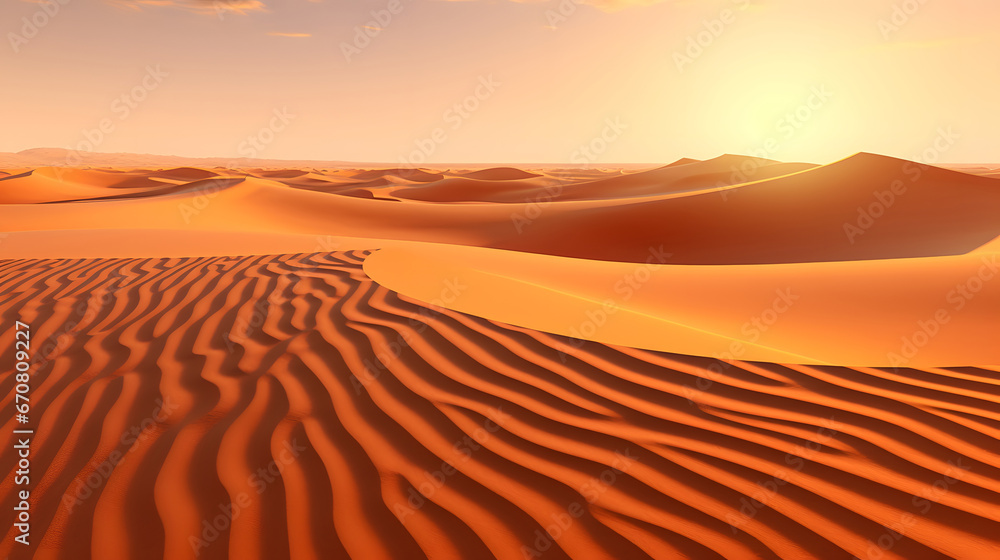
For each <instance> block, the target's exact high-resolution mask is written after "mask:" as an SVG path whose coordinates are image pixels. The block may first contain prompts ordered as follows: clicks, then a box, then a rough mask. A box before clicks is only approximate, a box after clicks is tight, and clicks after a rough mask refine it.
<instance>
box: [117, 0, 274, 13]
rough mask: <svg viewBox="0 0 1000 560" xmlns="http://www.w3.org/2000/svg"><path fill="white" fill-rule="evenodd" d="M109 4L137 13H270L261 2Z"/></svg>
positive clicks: (128, 0) (131, 0)
mask: <svg viewBox="0 0 1000 560" xmlns="http://www.w3.org/2000/svg"><path fill="white" fill-rule="evenodd" d="M108 2H109V3H110V4H113V5H115V6H118V7H121V8H127V9H130V10H135V11H142V10H143V9H145V8H176V9H180V10H185V11H188V12H192V13H196V14H203V15H219V14H223V13H235V14H241V15H246V14H248V13H250V12H266V11H268V10H267V6H266V5H265V4H264V3H263V2H262V1H261V0H108Z"/></svg>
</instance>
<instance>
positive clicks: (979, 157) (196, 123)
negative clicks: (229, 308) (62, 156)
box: [0, 0, 1000, 164]
mask: <svg viewBox="0 0 1000 560" xmlns="http://www.w3.org/2000/svg"><path fill="white" fill-rule="evenodd" d="M998 24H1000V3H998V2H996V1H995V0H949V1H947V2H946V1H944V0H839V1H837V2H821V1H818V0H683V1H680V0H662V1H658V0H523V1H514V0H464V1H447V0H351V1H346V0H208V1H202V0H3V2H2V3H0V31H2V32H3V35H4V43H5V44H4V45H0V70H2V73H3V74H2V75H3V79H2V80H0V99H2V100H3V103H0V123H2V124H3V134H0V151H6V152H16V151H20V150H24V149H28V148H36V147H58V148H68V149H73V150H85V151H98V152H135V153H154V154H163V155H180V156H191V157H209V156H213V157H240V156H242V157H260V158H268V159H314V160H328V161H333V160H335V161H361V162H390V163H409V164H421V163H459V162H469V163H473V162H474V163H577V164H584V163H586V164H609V163H659V162H663V163H668V162H671V161H674V160H677V159H679V158H682V157H691V158H698V159H705V158H711V157H715V156H718V155H720V154H723V153H739V154H748V155H756V156H759V157H768V158H771V159H779V160H785V161H808V162H814V163H828V162H831V161H835V160H837V159H841V158H844V157H847V156H849V155H851V154H854V153H856V152H861V151H867V152H876V153H881V154H886V155H891V156H896V157H903V158H907V159H914V160H920V161H925V162H927V163H937V162H948V163H988V162H990V163H992V162H1000V142H998V139H1000V110H998V109H997V100H998V99H1000V32H997V31H996V30H997V29H998Z"/></svg>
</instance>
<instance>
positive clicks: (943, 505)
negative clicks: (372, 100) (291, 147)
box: [0, 150, 1000, 560]
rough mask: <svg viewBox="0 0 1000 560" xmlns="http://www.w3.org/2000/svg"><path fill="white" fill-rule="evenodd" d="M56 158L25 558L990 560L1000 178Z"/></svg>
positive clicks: (4, 295)
mask: <svg viewBox="0 0 1000 560" xmlns="http://www.w3.org/2000/svg"><path fill="white" fill-rule="evenodd" d="M65 157H67V153H65V151H62V152H60V151H58V150H39V151H29V152H26V153H21V154H14V155H9V154H8V155H5V154H0V167H2V168H4V171H3V172H0V318H2V321H0V355H2V356H12V355H13V349H14V340H15V339H14V337H15V335H14V330H13V329H14V324H15V322H16V321H22V322H24V323H27V324H29V325H31V331H32V349H31V352H32V353H31V356H32V357H33V358H34V359H35V361H36V365H35V366H34V369H33V370H32V371H33V376H32V378H31V399H32V401H31V402H32V408H31V411H32V412H31V416H32V423H31V426H32V428H33V429H34V430H35V435H34V436H33V443H32V459H31V461H32V463H31V471H32V486H31V496H30V504H31V516H32V530H31V537H32V539H31V545H30V547H29V549H28V556H32V557H34V558H45V559H50V558H51V559H67V560H69V559H74V560H75V559H77V558H115V559H118V558H122V559H133V558H134V559H147V558H167V559H171V560H173V559H195V558H198V559H206V558H208V559H213V558H219V559H222V558H239V559H255V558H259V559H274V558H279V559H280V558H294V559H296V560H298V559H311V558H355V559H365V560H368V559H400V560H411V559H417V558H434V559H470V560H481V559H487V558H498V559H501V560H508V559H511V560H518V559H529V560H530V559H535V558H542V559H545V558H574V559H583V560H591V559H616V560H617V559H628V560H632V559H642V558H654V559H657V560H660V559H669V560H673V559H682V558H689V559H699V560H700V559H713V558H718V559H748V560H749V559H758V558H781V559H787V560H800V559H818V560H827V559H831V560H832V559H841V558H844V559H848V558H861V559H864V560H890V559H891V560H904V559H906V560H911V559H921V560H923V559H936V558H942V559H944V558H960V559H968V560H993V559H995V558H998V557H1000V537H998V536H997V531H996V528H997V527H998V526H1000V445H998V441H1000V413H998V412H997V405H998V403H1000V400H998V398H997V394H998V389H1000V365H998V364H1000V354H998V350H997V348H998V345H997V344H995V338H996V329H995V326H996V318H997V317H998V316H1000V287H998V286H1000V283H998V282H1000V280H997V281H994V280H995V279H996V278H1000V276H997V275H996V272H997V268H996V266H997V265H996V257H997V256H998V255H1000V218H998V216H1000V212H998V210H1000V180H998V179H997V178H996V177H991V175H994V174H995V173H994V172H993V171H991V169H995V167H992V166H971V167H970V166H958V167H956V168H950V169H945V168H939V167H929V166H921V165H918V164H915V163H912V162H906V161H902V160H896V159H892V158H888V157H883V156H876V155H872V154H859V155H857V156H854V157H851V158H847V159H845V160H842V161H839V162H835V163H833V164H829V165H824V166H813V165H811V164H795V163H792V164H785V163H780V162H775V161H770V160H758V159H753V158H746V157H740V156H722V157H720V158H715V159H710V160H691V159H684V160H680V161H677V162H675V163H673V164H670V165H668V166H630V167H625V166H617V167H607V168H603V167H591V168H585V169H572V168H566V167H565V166H541V165H539V166H530V167H511V166H497V165H493V166H469V165H460V166H457V165H442V166H440V167H439V168H433V169H432V168H427V169H406V168H398V167H386V166H365V165H356V164H351V165H350V166H348V165H341V164H336V162H302V163H301V164H299V165H291V164H288V163H287V162H286V163H284V164H280V162H267V161H264V160H254V161H246V162H243V163H234V162H219V161H214V160H212V161H209V160H201V161H191V160H186V159H183V158H157V157H146V158H145V159H144V157H142V156H133V155H129V154H97V155H94V154H91V155H88V156H87V157H88V158H89V161H88V163H86V164H82V165H89V166H91V167H92V168H85V167H77V168H73V167H59V165H60V163H59V162H58V159H59V158H65ZM37 160H51V161H50V162H49V163H46V164H37V163H32V162H33V161H37ZM5 162H6V163H5ZM109 162H111V163H109ZM114 162H118V163H114ZM102 163H103V164H104V165H105V167H106V168H96V167H100V164H102ZM270 163H275V165H270ZM53 165H54V166H55V167H52V166H53ZM115 165H117V167H114V166H115ZM907 345H909V346H907ZM911 349H912V350H913V351H912V352H911ZM893 354H895V355H897V356H898V357H899V358H900V359H902V361H901V362H899V361H896V360H895V359H894V358H892V356H891V355H893ZM4 363H5V364H11V363H12V362H11V361H10V360H9V359H7V360H6V361H4ZM14 373H15V372H14V370H13V369H12V368H11V367H10V366H4V368H3V370H2V373H0V384H2V385H3V386H4V387H6V390H5V391H3V392H2V393H0V394H2V395H4V396H3V397H0V401H2V402H0V410H3V411H4V413H3V414H0V422H2V423H3V424H4V425H5V428H6V429H7V430H12V429H13V427H14V426H16V425H18V424H15V422H16V419H15V417H14V401H13V399H14V398H15V397H14V394H15V390H14V385H15V376H14ZM7 433H8V434H11V432H10V431H8V432H7ZM12 443H13V441H12V440H10V439H8V444H7V445H4V446H3V448H2V449H0V465H3V467H4V468H5V469H7V470H6V472H7V475H5V477H4V479H3V482H2V483H0V508H4V509H5V510H6V511H8V512H10V511H12V509H11V508H13V506H14V505H15V504H16V502H17V499H16V494H15V492H16V490H17V489H18V488H17V487H16V486H15V484H14V482H13V480H14V477H13V476H11V475H12V473H13V472H14V469H15V468H16V464H17V463H16V459H17V457H16V455H15V449H14V447H13V445H12ZM14 536H15V530H14V529H13V528H11V529H8V531H7V532H6V533H5V535H4V537H3V539H2V540H0V556H7V555H11V556H12V557H21V556H17V555H18V554H21V555H23V554H24V552H25V549H24V548H23V545H20V544H16V543H15V542H14Z"/></svg>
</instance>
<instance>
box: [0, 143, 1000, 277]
mask: <svg viewBox="0 0 1000 560" xmlns="http://www.w3.org/2000/svg"><path fill="white" fill-rule="evenodd" d="M744 165H749V166H748V167H745V168H744ZM727 169H738V170H739V169H741V170H743V171H740V173H736V174H734V173H733V172H730V171H727ZM487 171H491V170H487ZM748 171H749V173H747V172H748ZM63 172H67V173H69V175H59V173H63ZM217 173H221V172H216V171H208V170H196V169H195V170H192V169H190V168H180V169H173V170H160V171H136V172H131V173H111V172H106V171H97V170H59V169H55V168H49V170H46V171H41V170H40V171H38V172H31V173H30V174H28V175H22V176H17V177H6V178H2V179H0V228H2V229H3V230H5V231H9V232H28V231H39V230H56V229H59V230H72V229H81V230H86V229H91V228H94V227H95V224H97V225H98V227H100V228H102V229H142V228H147V229H159V230H166V229H189V228H195V229H212V230H229V231H231V232H234V233H236V232H240V231H246V230H253V231H257V232H270V233H275V234H281V235H316V236H330V235H332V236H343V237H364V238H388V239H403V240H411V241H425V242H435V243H448V244H457V245H471V246H479V247H492V248H499V249H507V250H514V251H522V252H530V253H542V254H549V255H557V256H565V257H575V258H584V259H597V260H608V261H619V262H622V261H624V262H643V261H644V260H645V259H646V257H647V255H648V252H649V249H650V247H657V246H660V245H663V246H664V247H665V248H666V250H667V251H669V252H670V253H672V255H673V256H672V260H671V264H703V265H722V264H772V263H804V262H818V261H852V260H877V259H892V258H915V257H930V256H945V255H960V254H965V253H968V252H970V251H973V250H975V249H976V248H978V247H981V246H983V245H985V244H987V243H989V242H991V241H993V240H994V239H997V238H998V237H1000V222H998V220H997V216H998V215H1000V180H998V179H995V178H990V177H980V176H975V175H971V174H967V173H962V172H959V171H954V170H948V169H943V168H936V167H928V166H920V165H918V164H915V163H912V162H906V161H903V160H897V159H893V158H888V157H884V156H876V155H871V154H859V155H857V156H854V157H851V158H848V159H845V160H843V161H840V162H836V163H833V164H830V165H826V166H820V167H812V166H809V165H807V164H780V163H774V162H768V161H767V160H764V161H763V162H760V161H759V160H754V159H752V158H740V157H737V156H723V157H722V158H716V159H715V160H708V161H701V162H690V163H684V164H679V165H678V164H675V165H671V166H667V167H663V168H659V169H655V170H650V171H640V172H633V173H623V172H622V171H621V170H614V171H602V170H592V169H591V170H575V171H566V170H548V171H545V172H544V173H538V174H537V175H538V176H537V177H532V178H528V179H507V178H505V179H504V180H486V179H474V178H468V177H464V176H461V174H458V175H450V174H445V173H432V172H431V171H427V170H414V169H376V170H361V171H357V170H355V171H349V170H337V171H330V172H324V173H319V172H315V171H313V172H309V173H307V174H305V175H303V174H300V173H298V172H295V173H294V175H295V176H294V177H293V176H289V175H292V173H288V172H281V171H272V172H266V173H265V172H263V171H258V172H257V174H256V175H251V174H248V173H249V171H248V172H246V173H241V172H240V171H238V170H227V171H226V172H225V174H224V175H220V176H216V175H217ZM462 173H465V174H467V173H466V172H462ZM491 173H495V171H491ZM505 173H506V172H505ZM727 173H728V174H729V177H728V178H726V177H724V175H726V174H727ZM77 174H83V175H85V178H83V179H80V180H79V181H77V180H74V177H76V176H77ZM112 176H113V181H112V179H110V178H109V177H112ZM143 177H148V178H150V179H153V178H160V180H162V181H178V180H177V179H175V178H174V177H186V178H187V182H184V181H180V183H181V185H187V187H184V186H169V185H163V184H160V185H158V186H139V185H142V184H143V183H139V184H137V187H136V188H135V189H133V190H129V191H123V189H121V188H112V187H114V185H116V184H122V185H123V184H132V183H130V182H132V181H138V180H141V179H142V178H143ZM234 177H243V178H244V180H243V182H241V183H239V184H236V185H235V187H234V188H227V187H233V184H232V183H233V182H234V181H235V179H234ZM723 179H725V180H723ZM739 180H743V182H734V181H739ZM101 185H104V186H101ZM175 185H176V183H175ZM152 195H164V196H152ZM129 199H134V200H129ZM82 200H92V202H89V203H87V206H86V212H81V211H80V208H79V207H78V206H77V205H75V204H48V205H38V204H29V203H31V202H67V201H82ZM390 202H392V204H390ZM37 249H38V250H39V251H42V252H39V253H37V255H39V256H53V257H72V256H94V257H97V256H102V255H101V254H99V253H97V254H88V255H72V254H61V253H58V246H55V247H44V248H43V247H38V248H37ZM109 249H112V250H113V247H109ZM95 250H98V251H99V250H100V248H95ZM191 250H192V251H198V252H194V253H192V254H193V255H194V254H205V253H203V252H201V251H209V254H212V253H211V252H210V249H209V248H206V247H203V246H197V245H196V246H193V247H192V249H191ZM4 251H5V248H4V246H3V245H2V244H0V256H3V255H4V254H5V252H4ZM46 251H55V252H46ZM289 252H298V250H297V249H290V251H289ZM135 256H156V255H135Z"/></svg>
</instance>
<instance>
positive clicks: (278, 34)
mask: <svg viewBox="0 0 1000 560" xmlns="http://www.w3.org/2000/svg"><path fill="white" fill-rule="evenodd" d="M267 34H268V35H270V36H271V37H295V38H302V37H312V33H282V32H281V31H268V32H267Z"/></svg>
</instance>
